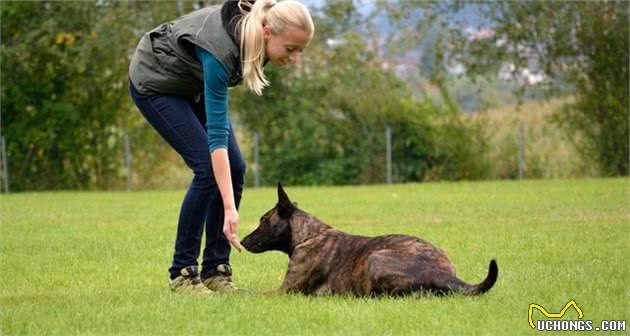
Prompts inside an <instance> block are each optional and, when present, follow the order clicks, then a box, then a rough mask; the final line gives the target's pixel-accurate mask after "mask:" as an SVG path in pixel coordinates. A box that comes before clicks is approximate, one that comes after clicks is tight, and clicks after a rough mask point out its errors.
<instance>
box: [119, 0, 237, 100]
mask: <svg viewBox="0 0 630 336" xmlns="http://www.w3.org/2000/svg"><path fill="white" fill-rule="evenodd" d="M195 47H201V48H203V49H205V50H207V51H208V52H210V53H211V54H212V55H213V56H214V57H216V58H217V60H219V62H221V63H222V64H223V65H224V66H225V67H226V69H227V73H228V76H229V78H230V83H229V86H234V85H237V84H239V83H240V82H241V81H242V77H241V70H240V68H241V67H240V51H239V46H238V45H236V44H235V43H234V41H233V40H232V38H231V37H230V35H228V33H227V32H226V31H225V28H224V27H223V24H222V21H221V6H211V7H207V8H202V9H200V10H197V11H194V12H192V13H189V14H187V15H184V16H182V17H180V18H178V19H177V20H175V21H173V22H169V23H165V24H162V25H160V26H159V27H157V28H155V29H153V30H151V31H149V32H148V33H146V34H144V36H143V37H142V39H141V40H140V42H139V43H138V47H137V48H136V51H135V52H134V54H133V57H132V58H131V63H130V65H129V78H130V79H131V82H132V83H133V85H134V86H135V87H136V89H137V90H138V92H140V93H141V94H143V95H154V94H176V95H183V96H196V95H198V94H199V93H201V92H203V70H202V68H201V64H200V62H199V61H198V60H197V57H196V56H195Z"/></svg>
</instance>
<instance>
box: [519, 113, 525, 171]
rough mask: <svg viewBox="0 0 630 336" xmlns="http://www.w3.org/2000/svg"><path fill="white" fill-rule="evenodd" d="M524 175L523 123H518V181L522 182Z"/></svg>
mask: <svg viewBox="0 0 630 336" xmlns="http://www.w3.org/2000/svg"><path fill="white" fill-rule="evenodd" d="M523 175H525V126H523V122H521V121H519V122H518V179H519V180H522V179H523Z"/></svg>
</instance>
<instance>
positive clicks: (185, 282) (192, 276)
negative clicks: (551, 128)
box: [168, 266, 212, 294]
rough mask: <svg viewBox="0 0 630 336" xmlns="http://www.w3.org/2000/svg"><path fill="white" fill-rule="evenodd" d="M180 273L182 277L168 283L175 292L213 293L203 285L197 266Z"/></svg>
mask: <svg viewBox="0 0 630 336" xmlns="http://www.w3.org/2000/svg"><path fill="white" fill-rule="evenodd" d="M179 273H180V274H181V275H180V276H178V277H177V278H175V279H171V280H169V282H168V286H169V287H170V288H171V290H172V291H173V292H177V293H184V292H189V293H201V294H212V291H211V290H209V289H208V288H207V287H206V286H205V285H204V284H202V283H201V280H200V279H199V272H198V271H197V266H188V267H185V268H182V269H181V270H180V271H179Z"/></svg>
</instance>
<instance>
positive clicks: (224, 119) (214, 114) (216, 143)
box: [195, 48, 230, 153]
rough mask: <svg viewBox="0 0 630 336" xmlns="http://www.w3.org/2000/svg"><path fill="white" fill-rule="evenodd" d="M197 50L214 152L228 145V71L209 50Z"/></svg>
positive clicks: (210, 140)
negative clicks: (201, 69)
mask: <svg viewBox="0 0 630 336" xmlns="http://www.w3.org/2000/svg"><path fill="white" fill-rule="evenodd" d="M195 52H196V53H197V57H198V58H199V61H200V62H201V66H202V68H203V87H204V98H205V107H206V131H207V132H208V149H209V151H210V153H212V152H213V151H214V150H215V149H217V148H225V149H227V147H228V136H229V134H230V125H229V121H228V111H227V108H228V85H229V84H228V83H229V80H228V73H227V69H226V68H225V66H224V65H223V64H221V62H219V60H217V59H216V58H215V57H214V56H213V55H212V54H211V53H209V52H208V51H206V50H204V49H202V48H196V49H195Z"/></svg>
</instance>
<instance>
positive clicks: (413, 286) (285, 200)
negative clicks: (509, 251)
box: [241, 184, 499, 296]
mask: <svg viewBox="0 0 630 336" xmlns="http://www.w3.org/2000/svg"><path fill="white" fill-rule="evenodd" d="M241 244H242V245H243V247H244V248H245V249H247V250H248V251H249V252H252V253H262V252H265V251H270V250H276V251H282V252H284V253H286V254H288V255H289V265H288V270H287V273H286V275H285V278H284V281H283V283H282V286H281V287H280V291H282V292H299V293H303V294H307V295H309V294H310V295H326V294H333V295H348V294H349V295H354V296H373V295H392V296H398V295H407V294H414V293H433V294H437V295H446V294H451V293H462V294H464V295H479V294H482V293H485V292H487V291H488V290H490V288H492V286H493V285H494V283H495V282H496V280H497V276H498V273H499V269H498V266H497V263H496V261H495V260H494V259H493V260H491V261H490V266H489V272H488V275H487V277H486V279H485V280H483V281H482V282H481V283H479V284H476V285H469V284H467V283H465V282H464V281H462V280H460V279H458V278H457V277H456V276H455V268H454V267H453V264H452V263H451V262H450V261H449V259H448V256H447V255H446V253H445V252H444V251H442V250H441V249H439V248H437V247H435V246H433V245H432V244H431V243H429V242H427V241H425V240H422V239H420V238H416V237H412V236H407V235H385V236H378V237H362V236H355V235H350V234H347V233H344V232H342V231H339V230H336V229H334V228H332V227H331V226H329V225H326V224H325V223H323V222H322V221H320V220H319V219H317V218H315V217H314V216H312V215H311V214H309V213H307V212H305V211H302V210H300V209H298V207H297V204H296V203H292V202H291V200H290V199H289V197H288V196H287V194H286V192H285V191H284V189H283V188H282V185H281V184H278V203H277V204H276V206H275V207H273V208H272V209H271V210H269V211H267V213H265V214H264V215H263V216H262V218H261V219H260V224H259V226H258V227H257V228H256V229H255V230H254V231H253V232H252V233H250V234H249V235H248V236H247V237H245V238H244V239H243V240H242V241H241Z"/></svg>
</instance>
